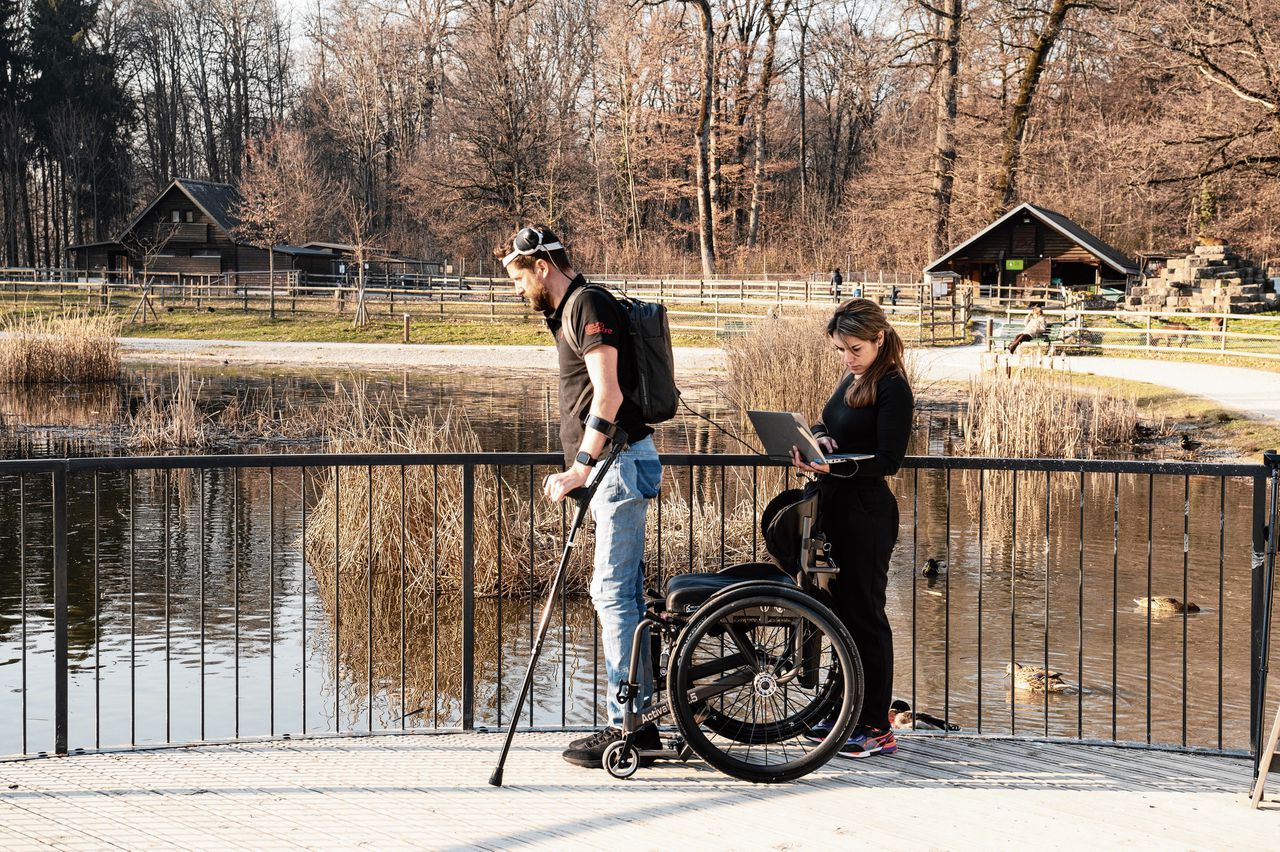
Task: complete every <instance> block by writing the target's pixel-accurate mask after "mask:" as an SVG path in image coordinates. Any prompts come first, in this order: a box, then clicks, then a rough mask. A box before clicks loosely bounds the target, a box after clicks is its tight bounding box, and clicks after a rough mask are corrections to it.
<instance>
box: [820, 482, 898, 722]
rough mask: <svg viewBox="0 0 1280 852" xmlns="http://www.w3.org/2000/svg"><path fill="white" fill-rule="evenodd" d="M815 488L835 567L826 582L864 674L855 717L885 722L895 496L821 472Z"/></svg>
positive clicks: (889, 693)
mask: <svg viewBox="0 0 1280 852" xmlns="http://www.w3.org/2000/svg"><path fill="white" fill-rule="evenodd" d="M820 488H821V490H820V494H821V503H820V512H821V526H822V530H823V532H825V533H826V536H827V541H829V542H830V543H831V557H832V559H834V560H835V563H836V565H838V566H839V567H840V573H839V574H838V575H837V576H836V578H835V580H834V581H833V582H832V584H831V592H832V597H833V602H834V608H835V612H836V615H838V616H839V617H840V619H841V621H843V622H844V625H845V627H847V628H848V629H849V633H850V634H851V635H852V636H853V641H854V643H855V644H856V645H857V647H858V654H859V656H861V657H862V670H863V674H864V676H865V678H866V692H865V694H864V696H863V699H862V715H861V716H860V717H859V721H860V722H861V723H862V724H864V725H870V726H871V727H874V728H885V727H886V726H887V725H888V715H889V704H890V702H891V701H892V700H893V630H892V628H890V627H889V617H888V616H887V615H885V611H884V608H885V589H886V588H887V586H888V584H889V558H890V557H891V556H892V555H893V548H894V545H896V544H897V543H898V501H897V499H896V498H895V497H894V496H893V492H892V491H890V490H889V486H887V485H886V484H885V483H884V482H883V481H880V482H874V483H860V482H855V481H851V480H843V481H842V480H838V479H833V478H831V477H825V478H824V479H823V480H822V484H821V486H820Z"/></svg>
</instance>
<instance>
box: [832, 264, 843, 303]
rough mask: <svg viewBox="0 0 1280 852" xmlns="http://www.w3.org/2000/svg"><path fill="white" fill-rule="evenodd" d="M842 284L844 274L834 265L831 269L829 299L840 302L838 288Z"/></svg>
mask: <svg viewBox="0 0 1280 852" xmlns="http://www.w3.org/2000/svg"><path fill="white" fill-rule="evenodd" d="M843 284H844V276H843V275H841V274H840V268H839V267H836V268H835V269H833V270H831V301H833V302H836V303H837V304H838V303H839V302H840V288H841V286H842V285H843Z"/></svg>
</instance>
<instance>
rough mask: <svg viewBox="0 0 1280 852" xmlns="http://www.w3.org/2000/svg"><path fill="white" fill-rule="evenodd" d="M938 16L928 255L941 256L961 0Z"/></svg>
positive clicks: (952, 160)
mask: <svg viewBox="0 0 1280 852" xmlns="http://www.w3.org/2000/svg"><path fill="white" fill-rule="evenodd" d="M945 4H946V5H945V7H944V10H943V11H944V12H945V14H942V15H940V16H938V24H939V30H940V32H939V48H940V49H939V53H938V64H937V73H936V76H935V78H934V86H935V87H936V91H935V92H934V133H933V232H932V233H931V234H930V236H929V259H930V260H936V259H937V258H939V257H942V255H943V253H944V252H945V251H946V250H947V245H948V241H949V236H950V230H951V228H950V226H951V193H952V188H953V186H954V184H955V166H956V88H957V78H958V76H959V71H960V21H961V18H962V16H963V14H964V9H963V5H962V0H945Z"/></svg>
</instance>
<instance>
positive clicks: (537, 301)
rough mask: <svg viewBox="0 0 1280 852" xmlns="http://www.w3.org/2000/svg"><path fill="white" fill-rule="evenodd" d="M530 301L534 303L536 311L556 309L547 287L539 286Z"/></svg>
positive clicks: (544, 311)
mask: <svg viewBox="0 0 1280 852" xmlns="http://www.w3.org/2000/svg"><path fill="white" fill-rule="evenodd" d="M529 303H530V304H531V305H533V309H534V310H535V311H541V312H543V313H546V312H547V311H550V310H554V309H555V305H553V304H551V294H550V293H548V292H547V290H546V288H545V287H539V288H538V292H536V293H534V294H533V295H531V296H530V297H529Z"/></svg>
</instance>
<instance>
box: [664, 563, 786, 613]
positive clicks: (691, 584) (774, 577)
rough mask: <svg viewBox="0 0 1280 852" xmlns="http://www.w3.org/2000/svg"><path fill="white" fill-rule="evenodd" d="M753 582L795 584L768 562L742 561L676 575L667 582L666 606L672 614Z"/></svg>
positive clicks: (779, 569)
mask: <svg viewBox="0 0 1280 852" xmlns="http://www.w3.org/2000/svg"><path fill="white" fill-rule="evenodd" d="M753 581H754V582H760V581H770V582H774V583H786V584H788V585H792V586H794V585H795V584H796V581H795V578H793V577H792V576H791V575H790V574H788V573H786V572H785V571H783V570H782V569H781V568H779V567H778V566H777V565H774V564H773V563H772V562H745V563H743V564H741V565H731V566H730V567H728V568H725V569H724V570H723V571H717V572H715V573H710V574H676V575H675V576H673V577H672V578H671V579H669V580H667V587H666V592H667V601H666V606H667V609H668V610H671V611H676V612H681V611H685V610H690V609H694V608H696V607H699V606H701V605H702V604H703V603H705V602H706V600H707V599H708V598H710V597H711V596H712V595H714V594H715V593H716V592H718V591H720V590H721V589H727V588H729V587H730V586H736V585H737V584H739V583H749V582H753Z"/></svg>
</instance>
